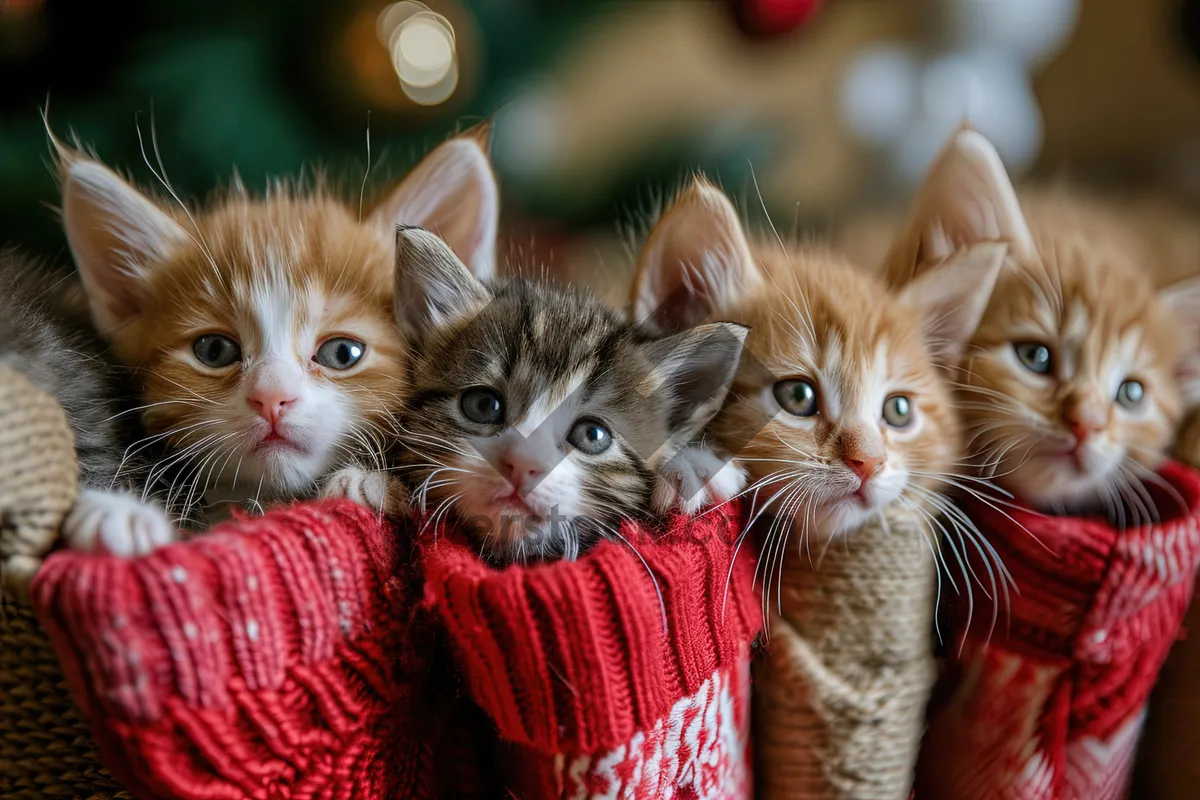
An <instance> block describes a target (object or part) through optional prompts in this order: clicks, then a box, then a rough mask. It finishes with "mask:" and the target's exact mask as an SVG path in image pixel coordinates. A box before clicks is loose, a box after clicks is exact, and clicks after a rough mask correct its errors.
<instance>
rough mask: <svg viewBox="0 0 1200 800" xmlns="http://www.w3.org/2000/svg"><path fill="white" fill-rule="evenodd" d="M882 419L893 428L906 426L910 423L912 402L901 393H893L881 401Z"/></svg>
mask: <svg viewBox="0 0 1200 800" xmlns="http://www.w3.org/2000/svg"><path fill="white" fill-rule="evenodd" d="M883 420H884V422H886V423H887V424H888V425H891V426H892V427H893V428H907V427H908V426H909V425H911V424H912V402H911V401H910V400H909V399H908V398H907V397H905V396H904V395H902V394H894V395H892V396H891V397H889V398H888V399H887V400H884V401H883Z"/></svg>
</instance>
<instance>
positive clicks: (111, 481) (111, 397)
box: [0, 252, 170, 552]
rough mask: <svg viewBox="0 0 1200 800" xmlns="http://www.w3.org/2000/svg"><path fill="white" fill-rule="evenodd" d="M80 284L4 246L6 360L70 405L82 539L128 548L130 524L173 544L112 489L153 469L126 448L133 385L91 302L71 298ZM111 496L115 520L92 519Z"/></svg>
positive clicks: (140, 535)
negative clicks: (80, 305) (137, 522)
mask: <svg viewBox="0 0 1200 800" xmlns="http://www.w3.org/2000/svg"><path fill="white" fill-rule="evenodd" d="M75 288H76V287H75V286H74V283H73V281H71V280H68V279H65V278H64V277H63V276H56V275H53V274H51V273H50V272H47V271H45V270H43V269H41V268H40V267H39V266H38V265H36V264H35V263H33V262H32V261H29V260H28V259H25V258H22V257H21V256H19V255H17V254H16V253H12V252H8V253H2V254H0V364H3V365H4V366H7V367H11V368H12V369H15V370H17V371H18V372H21V373H23V374H24V375H25V376H26V377H28V378H29V379H30V380H31V381H33V383H34V384H36V385H37V386H38V387H40V388H41V389H43V390H44V391H45V392H47V393H48V394H50V395H51V396H52V397H54V398H55V399H56V400H57V401H58V403H59V404H60V405H61V406H62V407H63V411H65V412H66V415H67V421H68V422H69V423H70V425H71V430H72V431H73V433H74V434H75V450H76V455H77V457H78V459H79V482H80V486H81V495H80V498H79V501H78V503H77V506H76V509H75V510H74V512H73V513H72V514H71V515H69V517H68V519H67V520H66V521H65V527H66V530H67V531H68V533H69V534H71V535H73V536H74V537H75V538H74V540H75V541H77V542H78V541H80V537H83V536H86V537H91V539H89V540H88V543H89V544H97V545H100V546H104V547H106V548H109V549H113V550H116V551H117V552H124V551H123V550H122V547H123V545H124V543H125V542H126V540H127V539H128V538H129V535H123V534H121V533H120V532H121V531H124V532H126V533H127V534H130V535H132V536H133V537H134V538H135V539H137V540H138V542H139V546H141V547H153V546H157V545H162V544H165V543H167V542H168V541H170V529H169V528H163V527H161V526H151V527H148V528H144V527H141V526H137V527H135V528H133V529H132V530H131V529H130V526H129V522H130V519H129V517H128V516H127V515H128V514H129V513H131V512H132V513H135V514H136V511H134V510H135V509H137V508H138V507H139V503H138V502H137V501H136V500H135V499H134V498H133V497H132V496H121V495H117V494H115V493H113V492H112V490H114V489H128V490H133V489H136V488H138V487H139V486H140V482H141V481H142V480H143V479H144V477H145V475H144V474H143V470H142V467H144V464H143V462H142V461H141V460H140V459H138V458H136V457H124V456H123V453H124V451H125V447H126V445H128V444H129V442H131V441H133V438H134V435H135V434H134V431H135V429H136V426H135V425H132V424H131V423H132V422H134V420H133V419H132V418H131V416H130V415H129V414H128V413H126V412H128V411H129V409H128V407H127V401H128V399H129V395H130V392H129V387H128V385H127V382H126V381H125V380H124V377H125V376H124V375H123V374H122V373H121V372H119V371H118V370H116V369H114V368H113V367H112V365H110V364H109V363H108V362H107V360H106V358H105V356H106V353H105V349H106V348H105V346H104V343H103V341H102V340H101V339H100V337H99V336H98V335H97V334H96V332H95V331H94V330H93V329H92V328H91V325H90V324H89V322H88V319H87V315H86V310H84V309H77V308H75V307H73V305H72V304H71V303H70V302H69V299H68V298H69V295H70V294H71V292H72V290H74V289H75ZM81 311H82V312H83V313H80V312H81ZM105 502H107V503H108V507H109V508H110V510H111V511H112V514H111V515H110V516H111V517H112V520H111V521H112V522H113V523H114V524H110V525H93V526H88V525H87V524H86V520H85V518H86V515H88V514H89V513H90V512H91V511H92V510H93V509H94V508H95V506H96V505H97V504H98V503H99V504H104V503H105ZM123 514H124V515H125V516H123Z"/></svg>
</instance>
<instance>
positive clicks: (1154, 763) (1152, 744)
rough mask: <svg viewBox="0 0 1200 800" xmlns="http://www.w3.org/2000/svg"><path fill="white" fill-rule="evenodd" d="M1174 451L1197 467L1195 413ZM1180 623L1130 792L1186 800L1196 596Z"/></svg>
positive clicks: (1197, 661) (1199, 670)
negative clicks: (1181, 634)
mask: <svg viewBox="0 0 1200 800" xmlns="http://www.w3.org/2000/svg"><path fill="white" fill-rule="evenodd" d="M1174 456H1175V458H1177V459H1178V460H1180V461H1182V462H1183V463H1185V464H1187V465H1189V466H1191V467H1194V468H1196V469H1200V413H1194V414H1192V415H1191V416H1190V417H1189V418H1188V420H1187V421H1186V422H1185V423H1184V426H1183V428H1182V429H1181V430H1180V434H1179V437H1178V438H1177V440H1176V443H1175V451H1174ZM1183 629H1184V636H1185V638H1184V640H1183V641H1181V642H1177V643H1176V644H1175V647H1174V648H1173V649H1172V650H1171V655H1170V656H1168V657H1167V663H1166V664H1165V665H1163V669H1162V672H1161V673H1159V676H1158V684H1157V685H1156V686H1155V687H1154V693H1153V694H1152V695H1151V696H1150V705H1149V708H1148V709H1147V711H1148V713H1147V716H1146V729H1145V731H1144V732H1143V734H1142V742H1141V744H1140V745H1139V747H1138V754H1137V764H1136V767H1135V771H1134V780H1133V790H1132V793H1131V795H1130V796H1131V797H1154V798H1161V799H1162V800H1192V799H1193V798H1195V797H1196V796H1197V794H1198V792H1200V790H1198V789H1197V787H1200V727H1197V725H1196V720H1198V719H1200V602H1196V601H1195V600H1193V601H1192V607H1191V609H1190V610H1189V611H1188V614H1187V617H1185V618H1184V620H1183Z"/></svg>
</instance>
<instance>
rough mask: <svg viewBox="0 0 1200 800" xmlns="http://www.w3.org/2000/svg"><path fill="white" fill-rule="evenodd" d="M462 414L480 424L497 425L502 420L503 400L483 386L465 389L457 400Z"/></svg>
mask: <svg viewBox="0 0 1200 800" xmlns="http://www.w3.org/2000/svg"><path fill="white" fill-rule="evenodd" d="M458 405H459V408H461V409H462V413H463V416H464V417H466V418H467V419H469V420H471V422H477V423H479V424H480V425H499V424H500V423H501V422H503V421H504V401H503V400H502V399H501V398H500V395H498V394H497V393H496V392H494V391H492V390H491V389H488V388H485V387H478V388H475V389H467V390H466V391H465V392H463V393H462V397H461V398H459V401H458Z"/></svg>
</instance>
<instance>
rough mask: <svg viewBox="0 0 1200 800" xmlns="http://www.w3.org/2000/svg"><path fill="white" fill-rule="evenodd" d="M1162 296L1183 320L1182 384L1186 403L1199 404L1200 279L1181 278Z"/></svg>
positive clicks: (1179, 318) (1178, 370)
mask: <svg viewBox="0 0 1200 800" xmlns="http://www.w3.org/2000/svg"><path fill="white" fill-rule="evenodd" d="M1159 296H1160V297H1161V298H1162V302H1163V305H1165V306H1166V307H1167V309H1168V310H1169V311H1170V312H1171V314H1172V315H1173V316H1174V317H1175V319H1176V321H1177V322H1178V323H1179V329H1180V330H1179V340H1180V343H1181V347H1180V353H1179V364H1178V366H1177V372H1178V377H1179V383H1180V386H1181V387H1182V389H1183V395H1184V400H1185V401H1186V403H1187V404H1188V405H1189V406H1191V405H1195V404H1197V403H1200V278H1188V279H1187V280H1182V281H1179V282H1178V283H1175V284H1173V285H1171V286H1168V287H1167V288H1165V289H1163V290H1162V292H1161V293H1160V295H1159Z"/></svg>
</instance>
